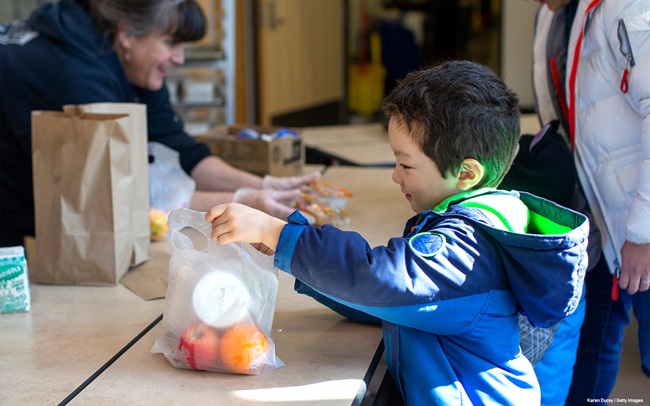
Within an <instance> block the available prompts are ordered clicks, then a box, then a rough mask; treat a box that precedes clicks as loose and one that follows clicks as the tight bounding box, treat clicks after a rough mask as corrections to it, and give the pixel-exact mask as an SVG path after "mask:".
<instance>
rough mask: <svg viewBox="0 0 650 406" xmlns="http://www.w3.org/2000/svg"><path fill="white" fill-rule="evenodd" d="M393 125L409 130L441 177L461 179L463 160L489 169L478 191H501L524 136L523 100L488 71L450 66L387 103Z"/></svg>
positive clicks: (428, 73) (409, 79) (424, 75)
mask: <svg viewBox="0 0 650 406" xmlns="http://www.w3.org/2000/svg"><path fill="white" fill-rule="evenodd" d="M382 110H383V112H384V114H385V115H386V116H387V117H388V118H389V119H396V120H398V125H404V126H406V128H407V130H408V132H409V134H410V135H411V136H412V137H413V139H414V140H415V142H417V143H418V144H419V145H420V148H421V150H422V152H423V153H424V154H425V155H426V156H428V157H429V158H431V160H432V161H433V162H434V163H435V164H436V166H437V167H438V170H439V171H440V173H441V175H443V176H444V177H447V176H448V175H451V174H458V173H459V172H460V170H461V165H462V162H463V160H464V159H467V158H474V159H476V160H477V161H479V162H480V163H481V164H482V165H483V168H484V169H485V175H484V177H483V179H482V180H481V181H480V182H479V183H478V184H477V185H476V186H475V187H474V188H475V189H478V188H481V187H497V186H498V185H499V183H501V180H503V177H504V176H505V173H506V172H507V171H508V169H509V168H510V165H511V164H512V161H513V159H514V157H515V153H516V151H517V145H518V141H519V137H520V133H521V129H520V117H519V98H518V97H517V95H516V94H515V93H514V92H513V91H512V90H510V89H509V88H508V87H507V86H506V85H505V83H504V82H503V80H501V78H499V77H498V76H497V75H496V74H495V73H494V72H492V71H491V70H490V69H489V68H487V67H486V66H483V65H481V64H478V63H474V62H470V61H449V62H445V63H442V64H440V65H437V66H434V67H432V68H429V69H425V70H420V71H416V72H412V73H410V74H408V75H407V76H406V77H405V78H404V79H403V80H401V81H400V82H399V83H398V85H397V87H395V89H393V91H392V92H391V93H390V94H389V95H388V96H387V97H386V99H385V100H384V103H383V106H382Z"/></svg>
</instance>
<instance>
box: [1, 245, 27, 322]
mask: <svg viewBox="0 0 650 406" xmlns="http://www.w3.org/2000/svg"><path fill="white" fill-rule="evenodd" d="M30 305H31V299H30V293H29V278H28V276H27V260H26V259H25V249H24V248H23V247H22V246H17V247H5V248H0V313H15V312H26V311H29V308H30Z"/></svg>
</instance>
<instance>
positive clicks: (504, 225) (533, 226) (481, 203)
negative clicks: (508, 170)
mask: <svg viewBox="0 0 650 406" xmlns="http://www.w3.org/2000/svg"><path fill="white" fill-rule="evenodd" d="M495 192H496V193H495ZM452 203H456V204H460V205H462V206H464V207H470V208H476V209H479V210H481V211H483V213H484V214H485V215H486V216H487V217H488V218H489V219H490V220H491V221H492V223H493V224H494V227H496V228H499V229H502V230H507V231H510V232H515V233H532V234H543V235H558V234H566V233H567V232H569V231H571V230H572V228H571V227H568V226H565V225H562V224H559V223H557V222H555V221H553V220H551V219H550V218H548V217H546V216H544V215H542V214H539V213H537V212H535V211H532V210H530V209H529V207H528V206H526V205H525V204H524V202H522V201H521V199H519V198H518V197H517V196H514V195H512V194H510V193H508V192H505V193H504V192H501V191H498V190H497V189H492V188H483V189H479V190H471V191H468V192H464V193H459V194H457V195H454V196H451V197H449V198H447V199H445V200H444V201H442V202H441V203H440V204H439V205H438V206H436V207H435V208H434V211H436V212H445V211H447V210H448V209H449V206H450V205H451V204H452Z"/></svg>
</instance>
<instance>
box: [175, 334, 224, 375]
mask: <svg viewBox="0 0 650 406" xmlns="http://www.w3.org/2000/svg"><path fill="white" fill-rule="evenodd" d="M178 349H179V350H187V352H188V355H187V362H188V364H189V365H190V367H191V368H192V369H201V370H204V371H207V370H209V369H210V368H214V367H215V366H216V363H217V359H218V358H219V336H218V335H217V332H216V331H215V330H214V329H213V328H212V327H210V326H206V325H205V324H201V323H197V324H193V325H191V326H190V327H188V328H187V329H186V330H185V331H184V332H183V334H182V335H181V338H180V342H179V343H178Z"/></svg>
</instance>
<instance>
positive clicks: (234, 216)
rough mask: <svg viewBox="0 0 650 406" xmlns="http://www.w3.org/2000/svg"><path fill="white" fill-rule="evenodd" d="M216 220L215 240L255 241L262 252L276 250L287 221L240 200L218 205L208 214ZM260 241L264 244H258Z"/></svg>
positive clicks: (253, 242)
mask: <svg viewBox="0 0 650 406" xmlns="http://www.w3.org/2000/svg"><path fill="white" fill-rule="evenodd" d="M205 219H206V221H208V222H210V223H212V239H213V240H215V241H216V242H218V243H219V244H228V243H231V242H247V243H251V244H253V245H254V246H255V248H257V249H258V250H259V251H261V252H266V253H269V251H268V250H269V249H270V250H272V251H275V248H276V247H277V245H278V239H279V238H280V232H282V228H283V227H284V226H285V225H286V224H287V222H286V221H283V220H280V219H278V218H275V217H272V216H269V215H268V214H266V213H263V212H261V211H259V210H256V209H253V208H251V207H248V206H245V205H243V204H237V203H226V204H220V205H218V206H214V207H213V208H211V209H210V210H209V211H208V212H207V213H206V215H205ZM259 243H261V244H263V245H258V244H259Z"/></svg>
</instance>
